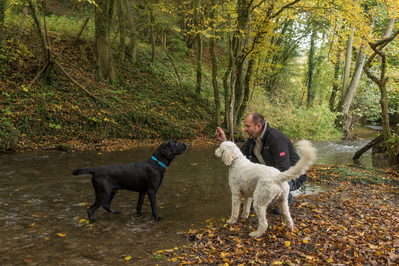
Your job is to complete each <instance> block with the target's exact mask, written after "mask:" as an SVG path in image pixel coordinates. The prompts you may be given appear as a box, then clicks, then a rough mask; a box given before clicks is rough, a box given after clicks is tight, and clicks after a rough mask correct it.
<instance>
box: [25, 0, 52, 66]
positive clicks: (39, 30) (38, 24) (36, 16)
mask: <svg viewBox="0 0 399 266" xmlns="http://www.w3.org/2000/svg"><path fill="white" fill-rule="evenodd" d="M28 3H29V7H30V9H31V11H32V17H33V20H34V21H35V25H36V30H37V33H38V34H39V37H40V41H41V42H42V49H43V55H44V57H45V58H47V57H48V56H47V55H48V49H47V47H48V46H47V43H46V39H45V37H44V35H43V29H42V24H41V22H40V17H39V14H37V10H36V6H35V5H34V4H33V2H32V0H28Z"/></svg>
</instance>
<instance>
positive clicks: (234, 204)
mask: <svg viewBox="0 0 399 266" xmlns="http://www.w3.org/2000/svg"><path fill="white" fill-rule="evenodd" d="M240 204H241V193H233V195H232V197H231V217H230V219H229V220H227V223H229V224H234V223H235V222H237V218H238V213H239V212H240Z"/></svg>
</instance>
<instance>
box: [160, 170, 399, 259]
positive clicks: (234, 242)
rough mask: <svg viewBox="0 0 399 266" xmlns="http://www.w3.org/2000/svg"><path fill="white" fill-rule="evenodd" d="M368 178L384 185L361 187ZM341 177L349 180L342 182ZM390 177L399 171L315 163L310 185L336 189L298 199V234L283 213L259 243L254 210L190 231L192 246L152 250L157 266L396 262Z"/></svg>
mask: <svg viewBox="0 0 399 266" xmlns="http://www.w3.org/2000/svg"><path fill="white" fill-rule="evenodd" d="M337 169H338V170H337ZM344 169H346V170H347V173H344V174H343V173H342V171H343V170H344ZM340 173H341V174H340ZM348 173H352V174H351V175H349V174H348ZM363 175H369V179H371V177H373V179H380V180H383V181H384V182H378V183H372V182H370V183H372V184H367V183H365V181H364V180H363V179H359V180H360V181H359V182H358V181H357V180H358V177H359V176H363ZM340 176H342V177H343V176H345V177H346V179H345V180H344V179H343V178H342V179H339V180H340V181H339V180H338V179H337V177H339V178H341V177H340ZM392 180H398V171H397V170H394V169H390V170H387V171H372V170H365V169H361V168H358V167H350V166H344V165H340V166H338V165H316V166H313V167H312V168H311V169H310V171H309V182H316V183H318V184H327V183H329V184H330V185H332V186H331V187H330V190H329V191H328V192H322V193H318V194H315V195H306V196H300V197H297V198H296V200H295V201H294V203H293V205H292V206H291V214H292V217H293V219H294V222H295V230H294V231H293V232H290V231H288V230H287V228H286V227H285V226H284V223H283V219H282V216H278V215H274V214H272V213H269V212H268V222H269V228H268V230H267V231H266V233H265V234H264V235H263V236H262V237H260V238H252V237H249V233H250V232H252V231H254V230H255V229H256V228H257V218H256V215H255V213H254V212H253V211H251V216H250V218H249V219H245V220H240V221H238V222H237V223H236V224H234V225H228V224H227V223H226V219H225V218H223V219H209V220H208V221H207V222H208V224H207V226H206V228H204V229H200V230H190V231H189V232H188V233H187V235H186V238H187V245H186V246H184V247H180V248H174V249H170V250H161V251H156V252H154V257H155V259H154V260H155V264H156V263H158V264H167V265H184V264H192V265H248V264H254V265H259V264H267V265H398V264H399V210H398V207H397V206H398V203H399V189H398V187H397V186H393V185H389V184H388V183H391V182H392ZM393 184H396V183H393ZM157 260H158V261H157Z"/></svg>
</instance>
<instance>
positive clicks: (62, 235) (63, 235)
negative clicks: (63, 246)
mask: <svg viewBox="0 0 399 266" xmlns="http://www.w3.org/2000/svg"><path fill="white" fill-rule="evenodd" d="M58 235H59V236H60V237H65V236H66V234H61V233H58Z"/></svg>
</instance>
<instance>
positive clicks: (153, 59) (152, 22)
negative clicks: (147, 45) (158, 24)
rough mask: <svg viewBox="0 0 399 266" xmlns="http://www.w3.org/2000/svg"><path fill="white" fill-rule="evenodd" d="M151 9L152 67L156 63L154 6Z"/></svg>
mask: <svg viewBox="0 0 399 266" xmlns="http://www.w3.org/2000/svg"><path fill="white" fill-rule="evenodd" d="M149 11H150V23H151V24H150V34H151V67H152V68H153V67H154V65H155V38H156V37H155V17H154V11H153V10H152V8H150V9H149Z"/></svg>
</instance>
